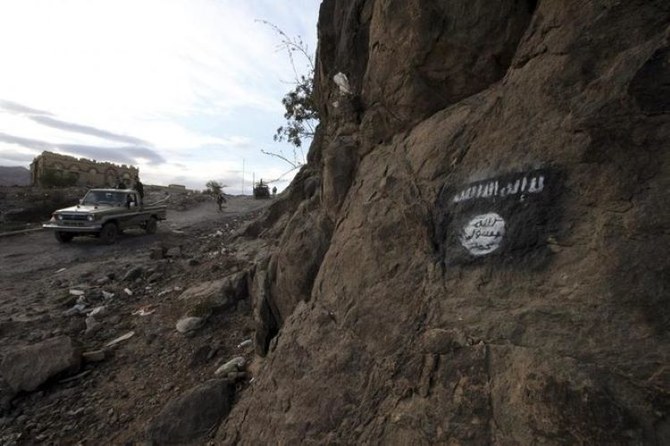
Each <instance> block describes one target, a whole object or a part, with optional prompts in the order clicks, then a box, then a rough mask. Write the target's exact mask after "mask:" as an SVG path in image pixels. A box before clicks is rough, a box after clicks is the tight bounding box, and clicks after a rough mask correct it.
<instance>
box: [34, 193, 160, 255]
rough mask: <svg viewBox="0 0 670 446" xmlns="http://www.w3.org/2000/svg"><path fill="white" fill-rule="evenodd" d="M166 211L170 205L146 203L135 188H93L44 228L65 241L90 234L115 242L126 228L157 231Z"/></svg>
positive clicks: (57, 212)
mask: <svg viewBox="0 0 670 446" xmlns="http://www.w3.org/2000/svg"><path fill="white" fill-rule="evenodd" d="M166 214H167V206H165V205H156V204H153V205H146V204H143V203H141V201H140V199H139V194H138V193H137V191H135V190H132V189H91V190H89V191H88V193H87V194H86V195H85V196H84V198H83V199H81V200H80V201H79V204H78V205H76V206H72V207H69V208H65V209H59V210H57V211H56V212H54V213H53V215H52V217H51V220H49V222H48V223H45V224H44V225H42V227H43V228H45V229H53V230H54V235H55V236H56V240H58V241H59V242H61V243H67V242H69V241H71V240H72V239H73V238H74V237H77V236H81V235H89V236H95V237H99V238H100V240H102V242H103V243H106V244H112V243H114V242H115V241H116V238H117V236H118V235H119V234H120V233H121V232H122V231H124V230H125V229H130V228H141V229H144V230H145V231H146V232H147V234H153V233H154V232H156V229H157V226H158V225H157V223H158V221H159V220H165V218H166Z"/></svg>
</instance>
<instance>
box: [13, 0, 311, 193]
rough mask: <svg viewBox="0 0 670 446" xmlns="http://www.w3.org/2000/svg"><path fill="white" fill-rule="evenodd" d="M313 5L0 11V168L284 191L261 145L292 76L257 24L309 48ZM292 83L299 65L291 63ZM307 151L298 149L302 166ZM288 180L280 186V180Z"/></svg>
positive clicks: (281, 150) (96, 1) (273, 147)
mask: <svg viewBox="0 0 670 446" xmlns="http://www.w3.org/2000/svg"><path fill="white" fill-rule="evenodd" d="M319 5H320V0H291V1H280V0H245V1H238V0H1V1H0V166H24V167H29V165H30V162H31V161H32V160H33V158H34V157H35V156H36V155H38V154H39V153H41V152H42V151H44V150H49V151H52V152H57V153H62V154H66V155H73V156H76V157H84V158H88V159H95V160H97V161H110V162H114V163H119V164H132V165H135V166H137V167H139V169H140V177H141V179H142V182H143V183H145V184H159V185H167V184H184V185H186V186H187V187H189V188H192V189H204V188H205V183H206V182H207V181H209V180H216V181H219V182H221V183H223V184H224V185H226V186H227V187H226V188H225V189H224V190H225V191H226V192H227V193H230V194H239V193H242V192H243V193H246V194H250V193H251V183H252V179H254V178H255V180H256V181H258V180H259V179H261V178H262V179H263V180H264V181H269V180H275V179H278V178H280V177H281V180H279V181H276V182H275V183H272V184H273V185H274V186H277V189H278V190H279V191H281V190H283V189H284V188H285V187H286V186H287V185H288V182H289V181H290V179H291V178H292V177H293V175H295V173H296V172H295V171H293V172H291V173H288V174H286V172H287V171H290V170H291V166H290V165H289V164H287V163H286V162H284V161H282V160H280V159H279V158H278V157H273V156H269V155H265V154H263V153H262V152H261V150H265V151H269V152H273V153H277V154H281V155H283V156H286V157H287V158H290V159H293V157H294V150H293V147H292V146H290V145H289V144H287V143H277V142H275V141H274V140H273V135H274V133H275V130H276V129H277V127H279V126H280V125H282V124H283V123H284V118H283V113H284V109H283V106H282V104H281V99H282V97H283V96H284V94H285V93H286V92H288V91H289V90H290V89H291V82H292V81H293V80H294V79H295V77H296V76H295V72H294V69H293V67H292V64H291V63H290V60H289V57H288V55H287V53H286V51H285V50H283V49H282V48H281V40H282V38H281V37H280V36H279V34H278V33H277V32H276V31H275V30H273V29H272V28H271V27H270V26H268V25H266V24H264V23H262V22H261V21H262V20H265V21H268V22H270V23H272V24H274V25H276V26H277V27H278V28H280V29H281V30H282V31H284V32H285V33H286V34H287V35H288V36H290V37H292V38H297V37H300V38H301V39H302V40H303V41H304V43H305V45H306V46H307V48H308V50H309V51H310V53H314V52H315V50H316V23H317V20H318V10H319ZM295 61H296V63H295V66H296V69H297V71H298V73H307V72H308V68H307V67H308V65H307V62H306V61H304V60H303V59H301V58H299V57H296V58H295ZM308 147H309V142H307V143H303V149H302V150H298V151H297V157H298V159H299V160H300V159H302V160H304V156H306V154H307V150H308ZM284 174H286V175H285V176H283V177H282V175H284Z"/></svg>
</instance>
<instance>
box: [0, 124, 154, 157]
mask: <svg viewBox="0 0 670 446" xmlns="http://www.w3.org/2000/svg"><path fill="white" fill-rule="evenodd" d="M0 142H4V143H8V144H16V145H18V146H21V147H26V148H29V149H34V150H38V151H44V150H50V151H62V152H66V153H67V154H70V155H73V156H83V157H86V158H91V159H95V160H101V161H111V162H115V163H121V164H137V159H140V158H141V159H143V160H144V161H145V162H146V163H148V164H162V163H165V158H163V156H162V155H161V154H160V153H158V152H157V151H156V150H153V149H150V148H148V147H137V146H126V147H101V146H92V145H84V144H57V143H51V142H47V141H40V140H37V139H31V138H23V137H20V136H14V135H9V134H7V133H1V132H0Z"/></svg>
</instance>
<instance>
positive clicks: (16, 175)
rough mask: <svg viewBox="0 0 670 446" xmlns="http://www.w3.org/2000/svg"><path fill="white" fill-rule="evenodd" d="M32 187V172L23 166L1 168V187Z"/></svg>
mask: <svg viewBox="0 0 670 446" xmlns="http://www.w3.org/2000/svg"><path fill="white" fill-rule="evenodd" d="M28 185H30V170H28V169H26V168H25V167H21V166H13V167H9V166H0V186H28Z"/></svg>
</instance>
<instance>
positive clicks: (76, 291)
mask: <svg viewBox="0 0 670 446" xmlns="http://www.w3.org/2000/svg"><path fill="white" fill-rule="evenodd" d="M70 294H72V295H73V296H83V295H84V294H85V293H84V291H82V290H75V289H72V290H70Z"/></svg>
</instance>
